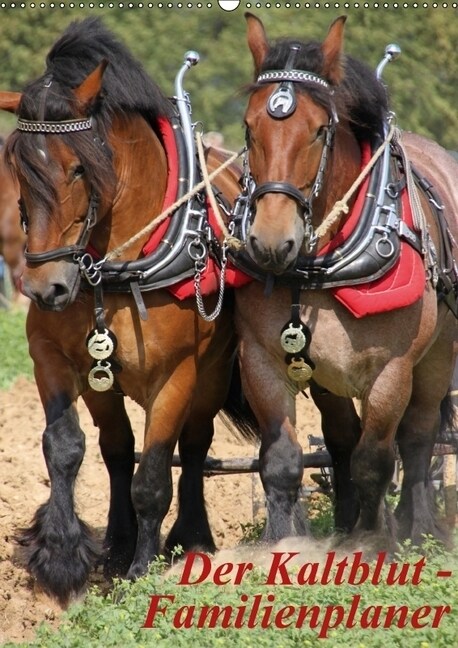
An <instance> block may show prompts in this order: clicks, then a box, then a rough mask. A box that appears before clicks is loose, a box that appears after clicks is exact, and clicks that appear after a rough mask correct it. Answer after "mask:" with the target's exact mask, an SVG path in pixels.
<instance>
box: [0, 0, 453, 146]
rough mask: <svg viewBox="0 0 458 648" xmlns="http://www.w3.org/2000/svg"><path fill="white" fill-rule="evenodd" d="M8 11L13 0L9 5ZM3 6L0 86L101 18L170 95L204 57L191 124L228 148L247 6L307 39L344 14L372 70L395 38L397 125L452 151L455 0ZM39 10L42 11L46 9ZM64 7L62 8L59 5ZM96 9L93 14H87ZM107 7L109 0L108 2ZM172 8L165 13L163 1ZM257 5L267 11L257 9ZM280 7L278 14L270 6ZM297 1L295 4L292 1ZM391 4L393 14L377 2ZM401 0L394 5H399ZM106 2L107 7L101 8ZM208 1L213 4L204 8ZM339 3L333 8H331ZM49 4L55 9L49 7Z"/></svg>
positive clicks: (238, 131)
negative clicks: (435, 0) (190, 63)
mask: <svg viewBox="0 0 458 648" xmlns="http://www.w3.org/2000/svg"><path fill="white" fill-rule="evenodd" d="M11 4H13V5H14V3H11ZM24 4H27V5H28V8H23V7H20V6H19V4H18V3H16V5H15V6H14V8H10V7H9V8H8V7H6V8H5V7H3V8H0V61H1V65H0V89H2V90H21V89H22V87H23V86H24V84H25V83H26V82H27V81H29V80H31V79H33V78H35V77H36V76H38V75H40V74H41V73H42V72H43V70H44V60H45V56H46V53H47V52H48V50H49V49H50V47H51V45H52V44H53V43H54V41H55V40H56V39H57V38H58V37H59V35H60V34H61V33H62V31H63V30H64V28H65V27H66V26H67V24H68V23H69V22H71V21H72V20H78V19H81V18H83V17H86V16H89V15H91V16H93V15H98V16H101V17H102V18H103V20H104V22H105V23H106V25H107V27H109V28H110V29H112V30H113V31H114V32H115V33H116V34H117V35H118V36H119V37H120V38H121V39H122V40H123V41H124V42H125V43H126V44H127V45H128V46H129V48H130V49H131V50H132V52H133V53H134V55H136V56H137V57H138V58H139V59H140V61H141V62H142V63H143V64H144V66H145V67H146V69H147V70H148V72H149V73H150V74H151V76H153V78H154V79H155V80H156V81H157V82H158V83H159V85H160V86H161V88H162V89H163V90H164V91H165V92H166V93H167V94H169V95H171V94H173V81H174V77H175V74H176V72H177V70H178V69H179V67H180V66H181V63H182V61H183V55H184V53H185V51H187V50H188V49H195V50H197V51H198V52H199V54H200V55H201V62H200V64H199V65H198V66H197V67H196V68H194V69H193V70H192V72H190V73H189V74H188V75H187V76H186V80H185V86H186V89H187V90H188V91H189V92H190V94H191V99H192V104H193V119H194V120H195V121H202V122H203V123H204V127H205V130H206V131H209V130H217V131H221V132H222V133H223V134H224V136H225V145H226V146H227V147H228V148H237V147H238V146H239V145H240V144H241V143H242V138H243V129H242V117H243V110H244V104H245V98H244V97H243V96H241V95H240V93H239V90H240V88H241V87H242V86H243V85H244V84H246V83H247V82H249V81H251V79H252V64H251V55H250V53H249V50H248V47H247V45H246V37H245V20H244V17H243V14H244V11H245V10H246V8H247V6H248V7H250V11H252V12H253V13H255V14H256V15H258V16H260V17H261V18H262V20H263V21H264V24H265V26H266V29H267V33H268V36H269V37H270V38H271V39H275V38H277V37H279V36H284V35H290V36H295V37H299V38H301V39H304V40H310V39H316V40H322V39H323V38H324V36H325V35H326V32H327V29H328V26H329V24H330V23H331V22H332V20H333V19H334V18H336V17H337V16H339V15H342V14H346V15H348V18H349V19H348V21H347V28H346V51H347V52H348V53H350V54H353V55H354V56H357V57H358V58H361V59H363V60H365V61H366V62H367V63H368V64H369V65H371V66H372V67H374V68H375V67H376V66H377V64H378V63H379V61H380V59H381V58H382V56H383V53H384V49H385V46H386V45H387V44H388V43H392V42H395V43H397V44H399V45H400V46H401V48H402V56H401V58H400V59H399V60H397V61H396V62H395V63H393V64H391V65H389V66H388V68H385V73H384V80H385V82H386V83H387V85H388V88H389V92H390V96H391V107H392V109H393V110H394V111H395V112H396V113H397V116H398V124H399V125H400V126H401V128H404V129H407V130H414V131H417V132H419V133H422V134H424V135H427V136H430V137H432V138H433V139H435V140H437V141H438V142H439V143H441V144H442V145H443V146H445V147H446V148H449V149H455V150H456V149H458V110H457V105H458V53H457V49H458V48H457V45H458V10H457V9H453V8H452V3H446V4H447V8H443V6H442V3H439V6H438V7H437V8H433V7H432V3H431V2H428V3H426V4H428V7H429V8H424V7H423V4H425V3H423V2H419V3H418V5H417V3H414V2H409V3H408V4H409V7H408V8H405V9H402V8H394V7H393V5H396V3H393V2H389V3H378V8H375V7H374V5H377V3H373V2H365V3H364V4H365V5H367V7H369V8H367V7H366V8H364V7H363V6H362V5H363V3H360V7H359V8H356V7H355V6H354V5H355V4H357V3H353V2H350V3H345V4H349V5H350V8H348V9H346V8H344V3H342V2H340V3H339V2H336V3H329V4H330V8H324V3H321V8H318V9H317V8H314V7H313V8H308V9H307V8H305V4H304V3H300V4H301V8H296V7H295V4H296V3H295V2H291V3H290V7H289V8H287V5H288V3H284V2H283V3H275V2H272V3H270V4H271V7H270V8H265V6H266V4H267V5H268V4H269V3H251V5H250V3H245V2H242V3H241V4H240V5H239V7H238V8H237V9H236V10H235V11H232V12H226V11H223V10H222V9H220V8H219V6H218V4H217V2H216V1H214V0H213V1H212V2H208V3H205V2H204V3H202V6H201V7H200V8H198V7H197V3H196V2H193V3H192V5H193V8H187V6H186V5H187V3H186V2H183V3H182V7H181V8H178V7H177V3H176V2H170V3H166V2H164V3H163V8H159V7H158V6H157V5H158V3H154V6H153V7H152V8H148V6H147V5H148V3H147V2H144V3H143V6H141V7H140V6H138V5H141V4H142V3H139V2H129V3H127V2H124V4H123V8H120V7H119V5H120V4H121V5H122V3H118V2H113V3H112V4H113V5H114V6H113V8H110V7H109V3H108V2H105V3H99V2H94V3H88V2H84V3H81V4H82V5H84V8H80V6H79V5H80V3H78V2H76V3H74V7H73V8H70V6H69V4H70V3H68V2H65V3H58V2H56V3H40V2H36V3H35V7H34V8H31V7H30V6H29V5H30V3H24ZM40 4H43V5H45V6H44V7H43V8H42V7H40ZM60 4H62V5H66V7H64V8H62V7H61V6H59V5H60ZM89 4H93V5H94V8H89ZM110 4H111V3H110ZM167 4H169V5H172V6H170V7H169V8H168V7H166V5H167ZM256 4H259V5H262V7H263V8H261V9H257V8H256ZM276 4H278V5H281V7H280V8H276V7H275V5H276ZM298 4H299V3H298ZM310 4H311V5H314V4H315V3H310ZM383 4H388V5H389V6H390V7H389V8H384V7H383V6H382V5H383ZM401 4H402V3H399V5H401ZM100 5H103V8H100ZM208 5H211V8H209V7H208ZM336 5H337V8H336ZM52 7H54V8H52ZM13 126H14V119H13V118H12V117H11V116H8V115H4V114H0V133H1V134H3V135H5V134H7V133H8V132H9V130H11V129H12V128H13Z"/></svg>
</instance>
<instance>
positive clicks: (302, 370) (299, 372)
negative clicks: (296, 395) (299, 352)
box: [286, 358, 313, 389]
mask: <svg viewBox="0 0 458 648" xmlns="http://www.w3.org/2000/svg"><path fill="white" fill-rule="evenodd" d="M286 372H287V374H288V377H289V378H290V379H291V380H294V382H296V383H298V387H299V389H305V387H306V386H307V384H308V382H309V380H310V378H311V377H312V374H313V369H312V367H311V366H310V365H309V364H307V363H306V362H305V360H304V358H293V359H292V360H291V362H290V364H289V365H288V368H287V370H286Z"/></svg>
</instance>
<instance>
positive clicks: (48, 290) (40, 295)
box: [22, 260, 81, 311]
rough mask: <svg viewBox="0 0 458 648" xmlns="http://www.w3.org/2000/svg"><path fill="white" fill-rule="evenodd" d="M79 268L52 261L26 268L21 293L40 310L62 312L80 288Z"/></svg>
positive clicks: (73, 264)
mask: <svg viewBox="0 0 458 648" xmlns="http://www.w3.org/2000/svg"><path fill="white" fill-rule="evenodd" d="M80 283H81V278H80V273H79V268H78V266H77V265H76V264H75V263H71V262H68V261H62V260H60V261H52V262H48V263H46V264H43V265H40V266H33V267H26V269H25V270H24V274H23V275H22V292H23V294H24V295H26V297H29V299H31V300H32V301H34V302H35V303H36V305H37V306H38V307H39V308H40V309H41V310H47V311H62V310H64V309H65V308H66V307H67V306H69V305H70V304H71V303H73V301H74V300H75V298H76V295H77V294H78V291H79V288H80Z"/></svg>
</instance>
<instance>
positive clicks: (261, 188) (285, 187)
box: [251, 182, 310, 210]
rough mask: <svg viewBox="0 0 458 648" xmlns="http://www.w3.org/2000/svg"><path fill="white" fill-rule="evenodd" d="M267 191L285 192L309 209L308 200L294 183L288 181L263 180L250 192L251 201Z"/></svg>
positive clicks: (303, 207)
mask: <svg viewBox="0 0 458 648" xmlns="http://www.w3.org/2000/svg"><path fill="white" fill-rule="evenodd" d="M268 193H280V194H286V195H287V196H290V197H291V198H293V200H295V201H296V202H297V203H299V205H300V206H301V207H302V209H305V210H310V201H309V200H308V199H307V198H306V197H305V196H304V194H303V193H302V192H301V191H299V189H297V188H296V187H295V186H294V185H292V184H290V183H289V182H264V183H263V184H260V185H258V186H257V187H256V189H255V190H254V191H253V193H252V194H251V201H252V202H253V203H254V202H255V201H256V200H259V198H262V196H265V195H266V194H268Z"/></svg>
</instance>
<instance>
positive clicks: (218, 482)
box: [0, 379, 319, 644]
mask: <svg viewBox="0 0 458 648" xmlns="http://www.w3.org/2000/svg"><path fill="white" fill-rule="evenodd" d="M128 408H129V414H130V417H131V420H132V424H133V428H134V430H135V434H136V438H137V449H138V450H141V447H142V445H141V444H142V436H143V411H142V410H141V409H140V408H139V407H137V406H136V405H135V404H133V403H129V405H128ZM298 409H299V416H298V420H299V422H300V425H299V426H298V432H299V437H300V440H301V442H302V444H303V447H304V450H305V451H307V450H308V440H307V438H308V434H317V433H318V432H319V418H318V414H317V410H316V409H315V407H314V405H313V404H312V403H311V402H310V401H308V400H306V399H305V398H302V397H299V399H298ZM80 420H81V425H82V428H83V430H84V431H85V433H86V455H85V458H84V461H83V465H82V467H81V470H80V473H79V476H78V481H77V487H76V502H77V507H78V512H79V514H80V516H81V517H82V519H83V520H84V521H85V522H87V523H88V524H89V525H90V526H91V527H92V528H93V529H94V532H95V534H96V535H97V537H99V538H100V539H102V538H103V534H104V529H105V524H106V517H107V511H108V497H109V493H108V475H107V472H106V470H105V466H104V464H103V461H102V458H101V455H100V451H99V447H98V440H97V430H96V428H95V427H94V425H93V423H92V419H91V417H90V416H89V414H88V412H87V410H86V409H85V407H84V404H83V403H82V402H81V405H80ZM43 428H44V415H43V410H42V408H41V404H40V401H39V398H38V393H37V390H36V387H35V384H34V383H33V382H31V381H28V380H25V379H19V380H18V381H17V382H16V383H15V384H14V385H13V387H12V388H11V389H10V390H8V391H3V392H0V465H1V479H0V644H3V643H5V642H6V641H27V640H29V639H31V638H32V637H33V636H34V632H35V628H36V627H37V625H38V624H40V623H41V622H42V621H48V622H49V623H57V622H58V619H59V615H60V613H61V610H60V608H59V606H58V605H57V604H56V603H55V602H53V601H52V600H51V599H49V598H48V597H47V596H46V595H44V594H43V592H40V591H39V590H38V588H37V587H36V586H35V584H34V582H33V579H32V578H31V577H30V576H29V574H28V573H27V571H26V569H25V566H24V562H23V560H22V558H21V555H20V552H19V551H18V547H17V545H16V544H15V542H14V539H13V536H14V533H15V530H16V529H17V528H21V527H24V526H27V525H28V524H29V523H30V520H31V517H32V516H33V514H34V512H35V510H36V508H37V507H38V506H39V505H40V504H41V503H42V502H44V501H46V499H47V498H48V495H49V481H48V475H47V471H46V466H45V462H44V459H43V455H42V451H41V435H42V431H43ZM256 454H257V449H256V448H255V447H254V446H253V445H250V444H248V443H245V442H243V441H240V440H239V439H237V438H235V437H234V436H233V434H232V433H231V432H230V431H229V430H227V429H226V428H225V427H224V425H223V424H222V423H221V422H220V421H217V425H216V434H215V439H214V442H213V445H212V447H211V449H210V456H213V457H218V458H229V457H253V456H256ZM173 474H174V483H175V484H176V481H177V479H178V476H179V469H173ZM253 489H254V490H255V491H257V492H259V477H258V476H257V475H255V476H251V475H249V474H248V475H247V474H244V475H224V476H214V477H211V478H208V479H206V482H205V496H206V501H207V508H208V512H209V518H210V523H211V527H212V530H213V534H214V538H215V542H216V544H217V546H218V548H220V549H230V548H232V547H235V546H236V545H237V543H238V542H239V541H240V540H241V538H242V533H243V530H242V526H241V525H243V524H247V523H251V522H253V497H252V495H253ZM175 512H176V504H175V501H174V502H173V504H172V507H171V510H170V512H169V514H168V516H167V518H166V520H165V522H164V525H163V532H164V534H165V533H166V531H167V529H169V528H170V526H171V524H172V522H173V520H174V517H175ZM90 582H91V583H99V584H103V577H102V575H101V574H100V573H98V572H94V573H93V574H91V578H90Z"/></svg>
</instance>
